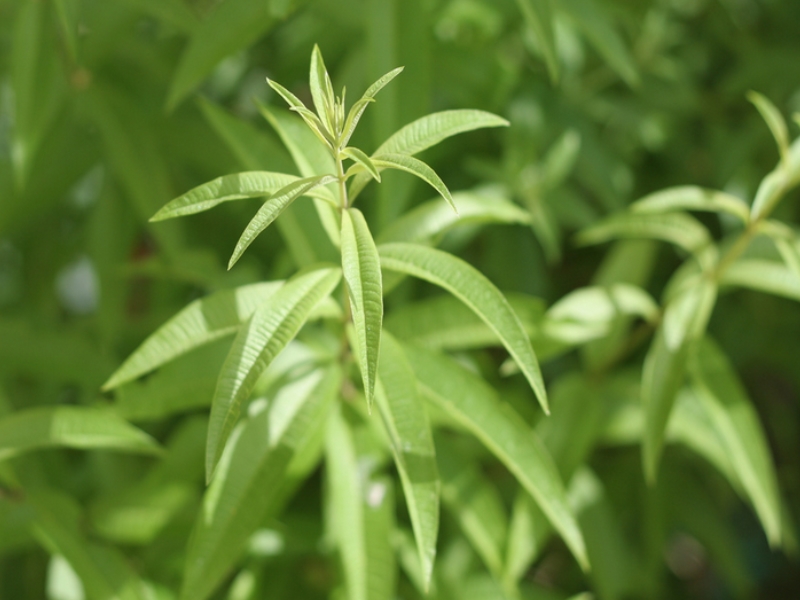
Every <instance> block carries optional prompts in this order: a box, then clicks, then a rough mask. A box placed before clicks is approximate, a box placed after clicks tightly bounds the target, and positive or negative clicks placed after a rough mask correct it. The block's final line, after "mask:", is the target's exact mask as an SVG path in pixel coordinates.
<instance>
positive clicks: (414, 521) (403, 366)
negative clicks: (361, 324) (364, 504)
mask: <svg viewBox="0 0 800 600" xmlns="http://www.w3.org/2000/svg"><path fill="white" fill-rule="evenodd" d="M378 373H379V384H378V389H377V396H376V397H377V401H378V408H379V410H380V414H381V417H382V418H383V422H384V425H385V426H386V430H387V432H388V433H389V439H390V441H391V445H392V454H393V455H394V460H395V464H396V465H397V472H398V474H399V475H400V481H401V483H402V485H403V493H404V494H405V497H406V504H407V506H408V512H409V516H410V517H411V526H412V528H413V530H414V537H415V538H416V541H417V552H418V554H419V559H420V564H421V566H422V577H423V581H424V586H425V588H427V587H428V586H429V585H430V581H431V576H432V574H433V560H434V557H435V556H436V539H437V536H438V532H439V493H440V487H441V486H440V482H439V474H438V471H437V468H436V456H435V454H436V451H435V449H434V445H433V436H432V434H431V428H430V423H429V422H428V415H427V413H426V412H425V406H424V404H423V402H422V399H421V398H420V396H419V394H418V392H417V382H416V379H415V378H414V372H413V370H412V369H411V366H410V365H409V364H408V359H407V358H406V357H405V354H404V353H403V349H402V348H401V347H400V346H399V345H398V343H397V342H396V341H395V340H394V338H392V336H391V335H389V334H388V333H386V332H384V333H383V335H382V342H381V358H380V363H379V372H378Z"/></svg>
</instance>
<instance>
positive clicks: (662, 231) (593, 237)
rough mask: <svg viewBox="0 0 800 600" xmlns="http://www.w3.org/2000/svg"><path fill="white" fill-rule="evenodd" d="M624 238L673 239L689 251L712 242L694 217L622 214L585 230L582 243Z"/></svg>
mask: <svg viewBox="0 0 800 600" xmlns="http://www.w3.org/2000/svg"><path fill="white" fill-rule="evenodd" d="M620 238H645V239H656V240H663V241H666V242H671V243H673V244H675V245H676V246H680V247H681V248H684V249H685V250H688V251H689V252H697V251H699V250H701V249H702V248H703V247H705V246H706V245H708V244H709V242H710V239H711V238H710V236H709V234H708V230H706V228H705V227H704V226H703V225H702V224H701V223H700V222H699V221H698V220H697V219H695V218H694V217H690V216H689V215H687V214H683V213H667V214H658V213H652V214H650V213H631V212H626V213H621V214H618V215H614V216H612V217H609V218H607V219H605V220H603V221H601V222H600V223H597V224H596V225H592V226H591V227H589V228H587V229H584V230H583V231H581V232H580V233H579V234H578V235H577V237H576V240H577V242H578V243H579V244H581V245H592V244H602V243H603V242H608V241H610V240H614V239H620Z"/></svg>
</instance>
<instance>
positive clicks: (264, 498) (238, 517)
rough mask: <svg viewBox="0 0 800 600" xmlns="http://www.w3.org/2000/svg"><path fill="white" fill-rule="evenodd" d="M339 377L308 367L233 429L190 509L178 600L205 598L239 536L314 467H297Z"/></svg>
mask: <svg viewBox="0 0 800 600" xmlns="http://www.w3.org/2000/svg"><path fill="white" fill-rule="evenodd" d="M340 381H341V374H340V373H339V371H338V369H335V368H330V369H327V370H324V371H321V370H316V371H312V372H311V373H309V374H308V375H305V376H304V377H302V378H300V379H298V380H297V381H294V382H292V383H290V384H289V385H287V386H285V387H284V388H283V389H282V390H281V391H280V392H279V393H278V394H277V395H276V396H275V397H274V398H273V399H272V401H271V402H270V404H269V406H268V407H266V408H261V410H259V411H258V412H256V414H254V415H253V416H251V417H250V418H249V419H248V420H247V421H246V422H244V423H243V424H242V426H241V427H240V428H239V429H237V430H236V431H235V432H234V434H233V436H232V440H231V443H230V444H228V447H227V448H226V452H225V454H224V455H223V457H222V460H221V461H220V464H219V467H218V472H217V475H216V477H215V478H214V481H213V482H212V483H211V486H210V487H209V488H208V491H207V492H206V494H205V498H204V500H203V509H202V510H201V511H200V512H199V513H198V519H197V523H196V525H195V530H194V534H193V536H192V538H191V542H190V545H189V549H188V556H187V560H186V570H185V574H184V580H183V589H182V591H181V598H182V599H183V600H203V599H205V598H207V597H208V596H210V595H211V593H212V592H213V591H214V589H215V588H216V587H217V586H218V585H219V584H220V582H221V581H222V580H223V579H224V577H225V575H226V573H227V572H228V571H229V570H230V569H231V567H232V566H233V564H234V563H235V562H236V561H237V560H238V557H239V555H240V554H241V552H242V550H243V548H244V546H245V544H246V542H247V539H248V538H249V537H250V536H251V535H252V533H253V532H254V531H255V530H256V528H257V527H258V526H259V525H260V524H261V523H262V522H263V521H264V519H265V518H267V517H268V516H275V515H276V513H277V512H278V511H279V510H280V508H281V505H282V503H283V502H284V501H285V499H286V492H287V491H290V489H291V488H292V487H293V486H294V485H297V483H298V482H299V480H302V479H303V478H304V477H305V476H306V475H307V473H308V472H309V471H310V470H311V468H313V467H314V464H313V463H312V464H306V465H304V466H303V468H302V469H300V468H299V467H300V462H301V461H303V457H304V455H305V454H306V453H307V451H308V449H309V447H312V446H314V445H316V444H318V443H320V437H321V435H322V433H323V431H324V427H325V423H326V421H327V417H328V414H329V412H330V407H331V405H332V402H333V399H334V397H335V396H336V394H337V393H338V390H339V384H340Z"/></svg>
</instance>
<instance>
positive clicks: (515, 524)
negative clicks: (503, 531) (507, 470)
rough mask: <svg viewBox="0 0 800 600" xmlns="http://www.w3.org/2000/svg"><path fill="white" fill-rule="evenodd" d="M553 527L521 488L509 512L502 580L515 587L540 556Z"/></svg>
mask: <svg viewBox="0 0 800 600" xmlns="http://www.w3.org/2000/svg"><path fill="white" fill-rule="evenodd" d="M551 534H552V527H551V526H550V523H549V522H548V520H547V517H546V516H545V515H544V513H543V512H542V510H541V509H540V508H539V507H538V505H537V504H536V503H535V502H534V501H533V498H531V495H530V494H529V493H528V492H526V491H525V489H524V488H520V489H519V490H518V491H517V495H516V496H515V498H514V504H513V506H512V508H511V520H510V521H509V524H508V543H507V544H506V554H505V556H506V559H505V565H504V571H503V579H504V580H505V581H507V582H509V583H510V584H512V585H517V584H518V583H519V581H520V580H521V579H522V578H523V577H524V576H525V574H526V573H527V572H528V570H529V569H530V567H531V564H532V563H533V562H534V561H535V560H536V558H537V557H538V556H539V555H540V554H541V552H542V550H543V547H544V545H545V544H546V543H547V541H548V538H549V537H550V536H551Z"/></svg>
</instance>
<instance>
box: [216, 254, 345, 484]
mask: <svg viewBox="0 0 800 600" xmlns="http://www.w3.org/2000/svg"><path fill="white" fill-rule="evenodd" d="M340 278H341V271H340V270H339V269H330V268H329V269H319V270H316V271H311V272H309V273H305V274H303V275H299V276H297V277H295V278H293V279H291V280H290V281H288V282H286V283H285V284H284V285H283V287H281V288H280V289H279V290H278V291H277V292H275V294H273V295H272V296H271V297H270V298H268V299H267V301H266V302H264V303H262V304H261V305H260V306H259V307H258V309H256V311H255V312H254V313H253V315H252V317H250V320H249V321H248V322H247V324H246V325H245V326H244V327H242V328H241V329H240V330H239V333H238V334H237V336H236V339H234V341H233V345H232V346H231V350H230V352H229V353H228V357H227V358H226V359H225V364H224V365H223V366H222V371H221V372H220V374H219V379H218V383H217V389H216V391H215V392H214V399H213V401H212V403H211V418H210V421H209V425H208V444H207V446H206V478H207V480H210V479H211V474H212V473H213V471H214V467H215V466H216V464H217V461H219V457H220V455H221V454H222V450H223V449H224V447H225V441H226V440H227V439H228V436H229V435H230V433H231V431H232V430H233V426H234V425H235V424H236V421H237V419H238V417H239V409H240V407H241V404H242V402H243V401H244V400H245V399H246V398H247V396H248V395H249V394H250V391H251V390H252V388H253V386H254V385H255V382H256V380H257V379H258V377H259V376H260V375H261V373H263V372H264V369H266V368H267V367H268V366H269V364H270V362H272V360H273V359H274V358H275V356H276V355H277V354H278V353H279V352H280V351H281V350H282V349H283V348H284V346H286V344H287V343H289V341H291V340H292V339H293V338H294V336H295V335H297V332H298V331H299V330H300V328H301V327H302V326H303V324H304V323H305V322H306V320H307V319H308V316H309V314H310V313H311V310H312V309H313V308H314V306H316V305H317V304H318V303H319V302H320V301H321V300H322V299H323V298H325V297H326V296H327V295H328V294H330V293H331V292H332V291H333V289H334V288H335V287H336V285H337V284H338V283H339V279H340Z"/></svg>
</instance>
